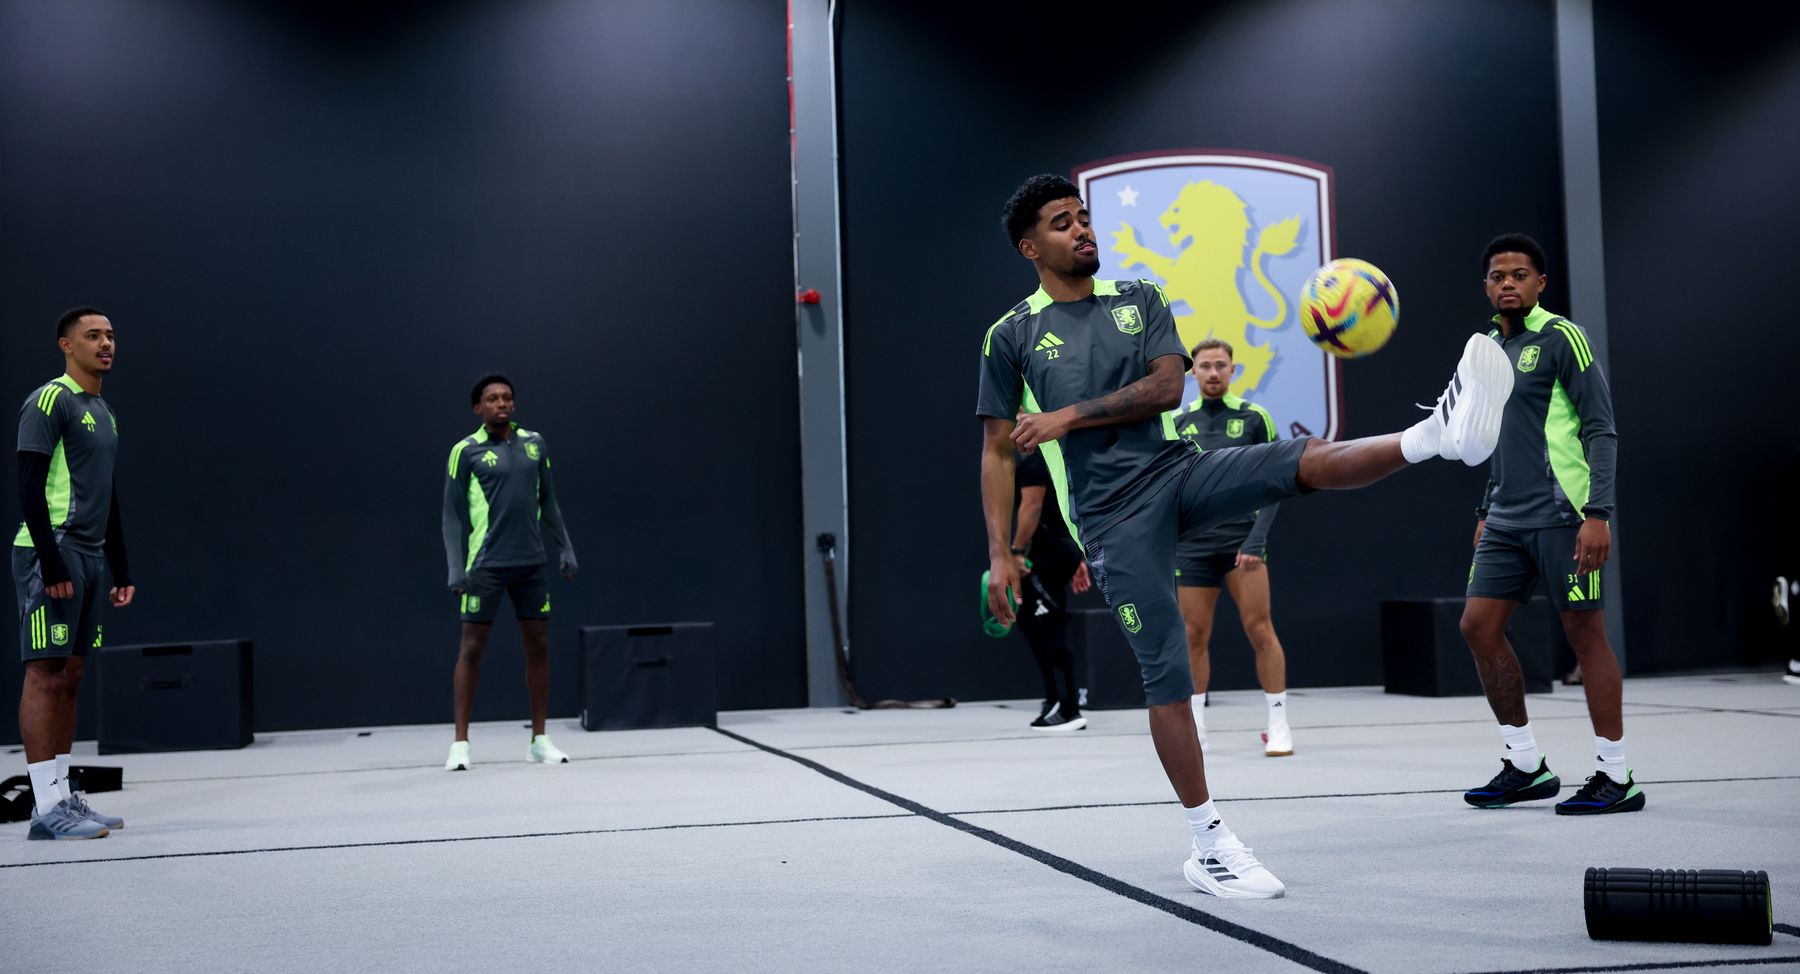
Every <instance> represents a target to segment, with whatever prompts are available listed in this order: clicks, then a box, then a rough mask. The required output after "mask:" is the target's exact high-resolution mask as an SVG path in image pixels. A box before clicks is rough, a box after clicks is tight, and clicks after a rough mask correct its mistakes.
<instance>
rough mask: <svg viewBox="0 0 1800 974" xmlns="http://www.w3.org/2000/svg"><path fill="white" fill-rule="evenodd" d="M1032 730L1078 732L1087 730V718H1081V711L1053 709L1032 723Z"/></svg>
mask: <svg viewBox="0 0 1800 974" xmlns="http://www.w3.org/2000/svg"><path fill="white" fill-rule="evenodd" d="M1031 729H1032V730H1041V731H1078V730H1086V729H1087V718H1086V717H1083V716H1081V711H1079V710H1063V709H1061V708H1060V707H1052V708H1051V709H1050V711H1049V712H1048V713H1046V714H1044V716H1042V717H1039V718H1038V719H1036V720H1034V721H1032V722H1031Z"/></svg>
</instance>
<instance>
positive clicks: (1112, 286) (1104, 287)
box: [1094, 277, 1119, 295]
mask: <svg viewBox="0 0 1800 974" xmlns="http://www.w3.org/2000/svg"><path fill="white" fill-rule="evenodd" d="M1094 293H1095V294H1096V295H1100V294H1109V295H1116V294H1118V293H1119V282H1118V281H1103V280H1101V279H1100V278H1097V277H1096V278H1094Z"/></svg>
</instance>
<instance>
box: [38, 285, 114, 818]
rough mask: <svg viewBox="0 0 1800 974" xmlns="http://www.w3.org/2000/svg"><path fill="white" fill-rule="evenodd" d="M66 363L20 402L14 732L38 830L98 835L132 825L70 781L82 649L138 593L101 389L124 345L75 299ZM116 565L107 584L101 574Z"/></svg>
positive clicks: (94, 645)
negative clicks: (18, 674)
mask: <svg viewBox="0 0 1800 974" xmlns="http://www.w3.org/2000/svg"><path fill="white" fill-rule="evenodd" d="M56 344H57V346H58V347H59V348H61V349H62V353H63V374H62V375H61V376H59V377H58V378H56V379H55V380H53V381H51V382H49V383H47V384H45V385H42V386H39V387H38V388H37V389H36V390H34V391H33V392H32V393H31V395H29V396H26V397H25V402H24V404H23V405H22V406H21V407H20V408H19V507H20V510H21V513H22V515H23V516H22V518H21V523H20V525H19V533H18V534H17V535H16V536H15V537H14V538H13V554H12V570H13V591H14V593H15V594H16V595H17V597H18V601H19V651H20V655H21V657H22V658H23V659H24V661H25V685H24V687H23V688H22V690H21V692H20V694H19V739H20V741H21V742H22V743H23V744H24V745H25V761H26V771H27V772H28V773H29V774H30V776H31V797H32V802H33V808H32V815H31V828H30V831H28V832H27V833H26V834H27V836H28V837H29V838H32V839H97V838H101V837H103V836H105V835H107V834H108V833H109V832H110V831H112V830H113V829H119V828H124V827H125V822H124V820H123V819H120V818H115V817H113V816H111V815H103V814H101V813H99V812H97V811H95V810H94V809H93V808H92V807H91V806H89V805H88V803H87V800H86V799H85V798H83V797H82V796H81V795H80V794H79V793H77V792H75V791H74V790H73V789H72V787H71V785H70V784H69V754H70V751H71V750H72V749H73V746H74V743H75V699H76V693H77V692H79V690H80V689H81V678H82V673H83V670H84V669H85V659H86V656H87V654H88V652H89V651H91V650H96V649H99V648H100V646H101V643H102V642H103V635H104V629H103V628H102V626H101V623H100V609H101V607H102V606H103V605H105V604H107V603H108V602H110V603H111V604H112V605H113V607H114V608H120V609H122V608H124V607H126V606H128V605H130V604H131V602H132V600H133V599H134V598H135V597H136V596H137V588H136V587H135V586H133V585H132V583H131V568H130V566H129V563H128V561H127V559H126V557H125V529H124V525H123V522H122V519H121V517H120V514H119V492H118V486H117V483H116V481H115V477H114V466H115V463H116V461H117V459H118V455H119V423H118V420H117V418H116V417H115V416H114V414H113V411H112V406H110V405H109V404H108V403H107V402H106V400H104V399H102V398H100V382H101V380H102V379H104V378H105V377H106V376H107V375H109V374H111V372H112V368H113V357H114V355H115V353H116V352H117V351H118V341H117V337H116V336H115V334H114V332H113V325H112V321H111V320H110V319H109V318H107V316H106V314H105V312H102V311H101V310H99V309H98V308H85V307H84V308H72V309H70V310H69V311H66V312H64V313H63V315H62V317H61V318H60V319H58V320H57V323H56ZM108 571H110V572H111V573H112V585H111V586H108V585H107V584H106V573H107V572H108Z"/></svg>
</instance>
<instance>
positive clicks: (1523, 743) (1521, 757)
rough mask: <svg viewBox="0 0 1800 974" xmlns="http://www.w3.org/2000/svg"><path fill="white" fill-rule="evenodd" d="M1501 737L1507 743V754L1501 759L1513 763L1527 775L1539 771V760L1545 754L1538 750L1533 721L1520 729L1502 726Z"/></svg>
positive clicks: (1519, 727)
mask: <svg viewBox="0 0 1800 974" xmlns="http://www.w3.org/2000/svg"><path fill="white" fill-rule="evenodd" d="M1500 736H1501V738H1503V739H1504V740H1505V741H1506V753H1505V754H1503V755H1501V757H1504V758H1505V759H1507V760H1508V761H1511V762H1512V766H1513V767H1515V768H1518V769H1519V770H1520V771H1523V772H1525V773H1526V774H1531V773H1532V772H1534V771H1536V770H1537V769H1538V759H1539V758H1540V757H1542V755H1543V752H1541V751H1539V750H1538V746H1537V738H1536V737H1533V736H1532V734H1531V721H1529V720H1528V721H1526V722H1525V723H1524V724H1522V725H1520V726H1518V727H1514V726H1512V725H1511V724H1501V725H1500Z"/></svg>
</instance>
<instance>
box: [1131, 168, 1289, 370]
mask: <svg viewBox="0 0 1800 974" xmlns="http://www.w3.org/2000/svg"><path fill="white" fill-rule="evenodd" d="M1157 222H1159V223H1160V224H1161V225H1162V228H1163V230H1164V231H1165V232H1166V233H1167V234H1168V238H1169V245H1170V246H1172V247H1174V248H1176V254H1175V256H1174V257H1165V256H1163V255H1162V254H1160V253H1158V252H1156V251H1154V250H1151V249H1150V248H1148V247H1146V246H1144V245H1143V244H1142V243H1140V242H1139V241H1138V235H1137V230H1136V228H1134V227H1133V226H1132V225H1131V224H1129V223H1124V224H1120V229H1118V230H1116V231H1114V233H1113V240H1114V242H1113V252H1114V253H1116V254H1118V255H1120V256H1121V257H1123V258H1125V261H1124V265H1123V266H1124V267H1125V268H1127V269H1129V268H1133V267H1142V268H1144V269H1145V270H1147V271H1149V272H1150V273H1151V274H1152V275H1154V276H1155V277H1157V278H1158V279H1160V280H1161V281H1162V284H1163V290H1165V291H1166V292H1168V295H1169V300H1170V302H1171V303H1182V304H1185V305H1186V306H1187V311H1186V313H1185V314H1178V315H1176V317H1175V327H1176V329H1177V330H1178V331H1179V332H1180V334H1181V344H1182V346H1183V347H1184V348H1192V347H1194V345H1195V344H1196V343H1197V342H1199V341H1200V340H1201V339H1203V338H1222V339H1224V340H1225V341H1227V342H1229V343H1231V347H1232V348H1233V349H1234V350H1235V352H1236V354H1235V355H1234V356H1233V358H1234V359H1235V360H1236V362H1237V364H1238V365H1240V366H1242V370H1241V371H1240V372H1239V373H1238V375H1237V378H1235V379H1233V380H1232V383H1231V391H1232V392H1233V393H1236V394H1237V395H1240V396H1242V395H1247V394H1249V393H1250V392H1253V391H1254V390H1255V389H1256V388H1257V387H1258V386H1260V385H1262V382H1263V379H1264V378H1266V377H1267V376H1268V374H1269V369H1270V366H1271V365H1273V363H1274V360H1275V348H1274V346H1272V345H1269V344H1267V343H1258V342H1252V341H1251V336H1252V335H1253V334H1254V332H1253V331H1252V329H1271V328H1279V327H1281V325H1282V324H1283V323H1284V322H1285V321H1286V320H1287V312H1288V307H1287V300H1286V298H1285V297H1283V295H1282V293H1281V292H1280V291H1279V290H1277V289H1276V287H1275V285H1274V284H1272V283H1270V281H1269V278H1268V275H1267V274H1265V273H1264V272H1263V262H1264V260H1265V259H1266V258H1269V257H1285V256H1286V255H1288V254H1290V253H1293V252H1294V250H1295V248H1296V246H1297V245H1298V242H1299V238H1300V218H1299V217H1289V218H1288V219H1286V220H1280V221H1277V222H1275V223H1271V224H1268V225H1267V226H1264V227H1262V228H1261V229H1260V230H1259V231H1258V232H1257V235H1256V248H1255V249H1254V250H1252V251H1250V253H1249V255H1248V258H1246V256H1245V253H1244V251H1245V250H1246V248H1247V247H1248V243H1249V235H1250V212H1249V206H1248V205H1247V204H1245V203H1244V200H1243V199H1242V198H1241V197H1239V196H1238V195H1237V194H1236V193H1234V192H1232V191H1231V190H1230V189H1227V188H1226V187H1224V186H1221V185H1219V184H1218V183H1215V182H1212V181H1210V180H1208V181H1203V182H1197V183H1188V184H1187V185H1186V186H1183V187H1182V188H1181V193H1180V195H1178V196H1177V197H1176V198H1175V202H1174V203H1172V204H1170V205H1169V208H1168V209H1166V210H1164V211H1163V212H1162V215H1161V217H1159V218H1158V221H1157ZM1246 260H1247V261H1248V263H1249V266H1250V272H1251V273H1252V274H1253V275H1254V276H1255V277H1256V282H1257V283H1258V284H1260V285H1262V288H1263V290H1264V291H1266V292H1268V294H1269V296H1270V297H1271V298H1274V299H1275V313H1274V315H1272V316H1271V317H1268V318H1258V317H1256V316H1255V315H1253V314H1251V313H1250V307H1249V304H1248V302H1246V301H1245V299H1244V294H1243V293H1242V292H1241V291H1240V290H1239V287H1238V275H1239V272H1240V271H1242V270H1243V268H1244V265H1245V263H1246Z"/></svg>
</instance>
